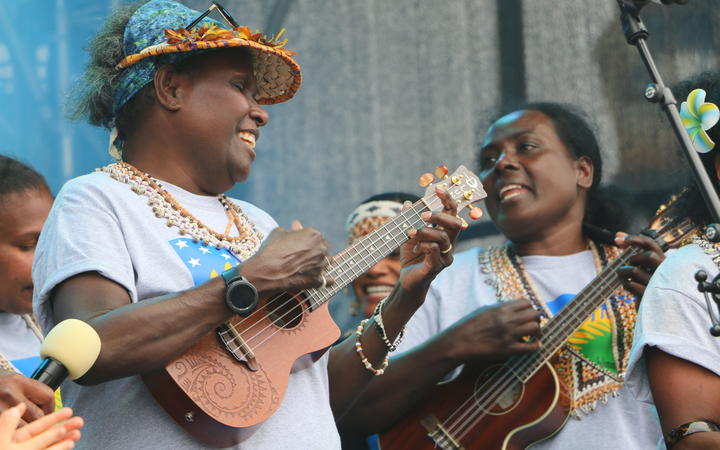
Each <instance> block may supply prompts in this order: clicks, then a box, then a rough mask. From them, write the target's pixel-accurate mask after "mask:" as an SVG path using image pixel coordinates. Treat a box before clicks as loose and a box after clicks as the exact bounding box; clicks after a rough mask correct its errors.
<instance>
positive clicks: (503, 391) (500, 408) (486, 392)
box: [473, 366, 525, 416]
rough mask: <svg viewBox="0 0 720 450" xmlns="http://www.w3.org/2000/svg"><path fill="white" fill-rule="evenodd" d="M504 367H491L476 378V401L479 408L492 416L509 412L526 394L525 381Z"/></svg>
mask: <svg viewBox="0 0 720 450" xmlns="http://www.w3.org/2000/svg"><path fill="white" fill-rule="evenodd" d="M503 369H504V367H498V366H494V367H490V368H488V369H487V370H485V371H484V372H483V373H482V374H481V375H480V376H479V377H478V378H477V379H476V380H475V389H474V392H473V397H474V398H475V403H476V405H477V407H478V408H480V409H482V410H483V411H485V412H486V413H487V414H490V415H492V416H501V415H503V414H507V413H509V412H510V411H512V410H513V409H515V407H516V406H517V405H518V404H519V403H520V400H522V397H523V394H525V383H523V382H522V381H520V380H518V379H517V378H516V377H515V376H514V375H512V374H510V373H508V372H507V371H506V370H503Z"/></svg>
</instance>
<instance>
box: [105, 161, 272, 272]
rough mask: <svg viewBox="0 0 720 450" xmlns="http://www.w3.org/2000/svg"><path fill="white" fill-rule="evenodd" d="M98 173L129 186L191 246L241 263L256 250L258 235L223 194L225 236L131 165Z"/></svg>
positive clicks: (109, 167) (114, 166) (220, 198)
mask: <svg viewBox="0 0 720 450" xmlns="http://www.w3.org/2000/svg"><path fill="white" fill-rule="evenodd" d="M98 170H99V171H102V172H106V173H107V174H109V175H110V177H112V178H113V179H115V180H117V181H120V182H121V183H125V184H128V185H130V188H131V189H132V191H133V192H134V193H136V194H138V195H144V196H145V197H147V198H148V205H149V206H150V207H151V208H152V211H153V213H154V214H155V217H157V218H159V219H164V220H165V223H166V224H167V226H168V227H175V228H177V229H178V232H179V233H180V235H181V236H185V235H187V236H189V237H190V238H192V240H193V241H194V242H202V243H203V245H212V246H214V247H216V248H227V249H228V250H230V251H231V252H233V253H234V254H236V255H237V256H238V257H240V258H241V259H242V260H246V259H248V258H250V257H251V256H252V255H254V254H255V252H256V251H257V250H258V248H260V244H261V243H262V240H263V235H262V233H261V232H260V231H258V230H257V229H256V228H255V225H254V224H253V223H252V222H251V221H250V219H248V217H247V216H246V215H245V214H244V213H243V212H242V210H241V209H240V207H239V206H238V205H236V204H235V203H233V202H232V201H231V200H230V199H228V198H227V197H226V196H225V194H220V195H218V196H217V199H218V201H219V202H220V203H221V204H222V205H223V208H225V213H226V214H227V216H228V224H227V227H226V228H225V233H224V234H220V233H218V232H216V231H215V230H213V229H211V228H210V227H208V226H206V225H205V224H203V223H202V222H201V221H200V220H198V219H197V218H196V217H195V216H193V215H192V214H191V213H190V212H189V211H188V210H187V209H185V208H184V207H183V206H182V205H181V204H180V203H179V202H178V201H177V200H175V198H174V197H173V196H172V195H171V194H170V193H169V192H168V191H166V190H165V189H164V188H163V187H162V184H160V182H159V181H158V180H156V179H155V178H153V177H152V176H151V175H149V174H147V173H143V172H141V171H140V170H138V169H137V168H136V167H134V166H133V165H131V164H128V163H126V162H125V161H118V162H116V163H113V164H110V165H107V166H105V167H102V168H100V169H98ZM233 225H235V227H236V228H237V230H238V232H239V236H230V235H229V234H230V232H231V230H232V226H233Z"/></svg>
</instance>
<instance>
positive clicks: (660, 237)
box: [647, 188, 699, 249]
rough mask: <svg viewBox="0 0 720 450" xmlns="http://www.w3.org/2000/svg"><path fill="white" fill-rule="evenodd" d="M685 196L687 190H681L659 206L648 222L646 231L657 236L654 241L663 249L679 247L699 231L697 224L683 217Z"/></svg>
mask: <svg viewBox="0 0 720 450" xmlns="http://www.w3.org/2000/svg"><path fill="white" fill-rule="evenodd" d="M687 195H688V189H687V188H683V189H682V190H681V191H680V192H679V193H678V194H675V195H673V196H672V197H671V198H670V200H669V201H668V202H667V203H664V204H662V205H660V207H659V208H658V209H657V211H656V212H655V216H654V217H653V218H652V219H651V220H650V224H649V225H648V227H647V230H649V232H650V234H654V235H656V236H657V237H656V238H655V240H657V241H658V243H659V244H660V246H661V247H663V249H665V247H667V248H670V247H672V248H676V247H680V246H682V245H684V244H685V242H687V241H688V239H689V238H690V237H692V236H693V235H694V234H695V233H697V232H698V231H699V228H698V226H697V224H695V223H694V222H693V221H692V220H690V219H689V218H687V217H683V216H684V212H683V211H682V207H681V205H682V203H683V199H684V198H685V197H686V196H687Z"/></svg>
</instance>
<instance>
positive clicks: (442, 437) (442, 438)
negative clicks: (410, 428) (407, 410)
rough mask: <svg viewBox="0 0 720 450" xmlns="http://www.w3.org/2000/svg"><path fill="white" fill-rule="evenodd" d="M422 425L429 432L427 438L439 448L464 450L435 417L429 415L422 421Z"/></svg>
mask: <svg viewBox="0 0 720 450" xmlns="http://www.w3.org/2000/svg"><path fill="white" fill-rule="evenodd" d="M420 424H421V425H422V426H423V428H425V429H426V430H427V431H428V433H427V436H428V437H429V438H430V439H432V441H433V442H435V446H436V447H437V448H441V449H443V450H464V447H463V446H462V445H460V444H459V443H458V442H457V441H456V440H455V438H453V437H452V435H451V434H450V433H448V431H447V430H446V429H445V428H444V427H443V426H442V424H441V423H440V421H439V420H438V418H437V417H435V416H434V415H432V414H429V415H427V416H425V418H424V419H422V420H421V421H420Z"/></svg>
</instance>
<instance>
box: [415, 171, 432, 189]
mask: <svg viewBox="0 0 720 450" xmlns="http://www.w3.org/2000/svg"><path fill="white" fill-rule="evenodd" d="M433 181H435V176H434V175H433V174H431V173H430V172H428V173H424V174H422V175H420V179H419V180H418V184H419V185H420V186H422V187H428V186H430V185H431V184H432V182H433Z"/></svg>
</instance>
